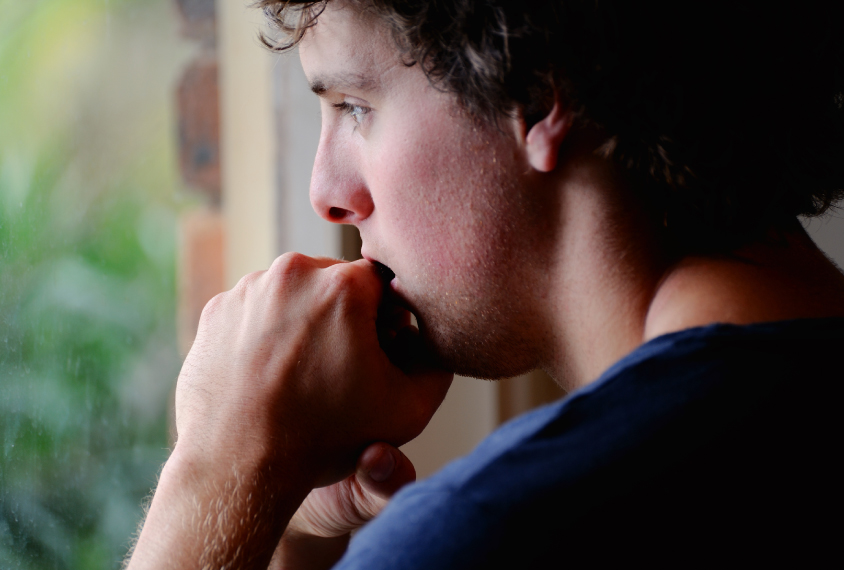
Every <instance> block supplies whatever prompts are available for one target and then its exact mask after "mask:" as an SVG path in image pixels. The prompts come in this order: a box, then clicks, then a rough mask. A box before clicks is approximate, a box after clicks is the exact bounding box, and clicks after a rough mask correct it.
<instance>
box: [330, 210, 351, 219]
mask: <svg viewBox="0 0 844 570" xmlns="http://www.w3.org/2000/svg"><path fill="white" fill-rule="evenodd" d="M348 215H349V211H348V210H344V209H343V208H329V209H328V217H329V218H331V221H332V222H340V221H343V220H344V219H346V216H348Z"/></svg>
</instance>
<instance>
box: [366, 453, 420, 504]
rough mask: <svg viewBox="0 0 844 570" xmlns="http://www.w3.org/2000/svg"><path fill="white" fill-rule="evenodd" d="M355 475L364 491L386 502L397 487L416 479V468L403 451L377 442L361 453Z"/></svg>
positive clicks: (399, 487)
mask: <svg viewBox="0 0 844 570" xmlns="http://www.w3.org/2000/svg"><path fill="white" fill-rule="evenodd" d="M355 476H356V478H357V480H358V483H360V485H361V487H362V488H363V489H364V490H365V491H367V492H368V493H369V494H370V495H373V496H375V497H378V498H380V499H383V502H384V503H386V502H387V500H389V499H390V497H392V496H393V495H394V494H395V493H396V492H397V491H398V490H399V489H401V488H402V487H404V486H405V485H407V484H408V483H412V482H413V481H416V469H415V468H414V467H413V463H411V462H410V459H408V458H407V456H406V455H405V454H404V453H402V452H401V451H399V450H398V449H397V448H395V447H393V446H392V445H389V444H387V443H383V442H379V443H373V444H372V445H370V446H369V447H367V448H366V449H365V450H364V452H363V453H362V454H361V456H360V458H359V459H358V465H357V472H356V473H355ZM373 514H377V513H373Z"/></svg>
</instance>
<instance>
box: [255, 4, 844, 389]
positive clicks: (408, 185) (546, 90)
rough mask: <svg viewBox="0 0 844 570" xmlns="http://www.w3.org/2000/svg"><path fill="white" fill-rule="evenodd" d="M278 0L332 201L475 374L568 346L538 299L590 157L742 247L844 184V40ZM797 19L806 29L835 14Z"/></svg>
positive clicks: (570, 7) (639, 192) (480, 8)
mask: <svg viewBox="0 0 844 570" xmlns="http://www.w3.org/2000/svg"><path fill="white" fill-rule="evenodd" d="M261 4H262V5H263V6H264V7H265V8H266V10H267V11H268V13H269V14H270V15H271V16H272V17H273V18H274V19H275V20H276V21H277V22H278V23H279V25H280V26H281V27H282V28H283V29H284V30H285V31H286V32H287V34H288V35H287V36H286V38H287V39H286V40H285V41H283V43H281V44H279V45H278V46H277V48H278V49H286V48H287V47H290V46H292V45H294V44H297V43H300V44H301V52H300V54H301V57H302V62H303V66H304V67H305V71H306V74H307V76H308V79H309V80H310V81H311V84H312V88H313V89H314V90H315V91H316V92H317V93H318V94H319V95H320V96H321V99H322V106H323V131H322V136H321V141H320V149H319V151H318V155H317V162H316V165H315V168H314V178H313V182H312V201H313V203H314V206H315V208H316V209H317V211H318V212H319V213H320V214H321V215H323V217H325V218H327V219H329V220H332V221H335V222H341V223H353V224H355V225H357V226H358V228H359V229H360V231H361V235H362V238H363V242H364V249H363V253H364V255H365V256H367V257H368V258H369V259H371V260H372V261H376V262H380V263H382V264H384V265H387V266H388V267H390V269H392V270H393V271H394V272H395V274H396V279H395V280H394V281H393V288H394V290H395V291H396V292H397V293H398V294H399V296H400V297H401V298H403V299H404V300H405V301H406V302H407V304H408V305H409V306H410V308H411V309H412V310H413V311H414V312H415V313H416V314H417V316H418V317H419V320H420V324H421V326H422V329H423V334H424V335H425V337H426V339H427V340H428V341H429V344H430V346H431V347H432V348H434V350H435V351H436V352H437V353H438V354H439V355H440V357H441V358H442V359H443V361H444V363H445V364H446V365H447V366H449V367H450V368H452V369H455V370H457V371H460V372H464V373H468V374H472V375H476V376H488V377H493V376H507V375H512V374H515V373H518V372H521V371H523V370H526V369H528V368H530V367H532V366H535V365H537V364H539V362H538V360H537V359H538V358H540V357H539V356H537V353H538V350H537V346H541V345H543V343H544V344H548V345H549V346H550V345H553V344H555V341H554V340H553V339H552V338H551V337H552V336H553V335H552V332H551V331H552V328H553V327H552V326H551V324H550V321H549V318H548V315H547V314H543V312H542V310H541V308H542V307H543V306H544V307H545V308H546V309H547V307H548V305H547V303H545V304H544V305H543V299H544V298H545V297H547V296H548V295H549V291H550V282H552V281H559V279H560V275H550V273H551V271H550V269H553V268H554V267H555V265H554V263H555V260H556V259H557V258H559V256H560V249H561V247H562V245H561V243H562V240H561V239H560V238H559V236H560V235H561V233H566V232H568V234H569V235H570V234H571V233H572V228H574V227H577V223H576V221H572V219H571V215H572V211H565V207H563V205H565V204H569V202H568V201H567V198H568V197H567V196H561V195H560V193H559V192H557V189H558V185H557V184H556V182H557V181H558V180H559V179H560V177H562V176H566V175H570V174H571V172H570V171H571V169H572V165H573V164H576V163H577V164H581V163H583V162H584V161H587V162H588V161H590V160H591V161H592V162H600V161H603V163H604V164H605V167H604V168H603V171H605V174H606V178H607V179H608V180H609V182H607V183H606V184H603V185H604V186H617V187H624V188H626V189H627V190H626V192H627V194H628V195H629V196H626V197H625V200H627V199H628V198H629V200H627V201H628V202H630V201H634V202H638V203H639V204H640V205H642V207H643V209H644V210H645V211H647V212H649V216H650V218H651V219H652V220H653V225H654V226H659V231H662V232H663V233H664V234H665V236H669V237H667V238H666V237H665V236H663V241H670V240H671V239H673V240H674V241H675V242H679V243H680V244H681V245H679V246H678V248H679V249H683V250H690V249H692V248H696V249H707V248H708V249H724V248H728V247H730V246H734V245H735V244H736V243H737V242H739V241H741V240H745V239H748V236H752V235H753V234H754V232H756V231H758V230H759V229H760V228H763V227H767V226H769V225H771V224H772V223H777V222H780V221H781V220H786V219H789V218H790V219H793V217H794V215H796V214H799V213H815V212H817V211H818V210H820V209H822V208H823V207H825V205H827V204H828V203H830V202H831V201H832V200H833V199H834V198H835V197H836V196H837V195H838V194H840V193H841V190H840V189H841V188H842V186H844V184H841V182H842V180H844V174H842V166H841V165H840V164H839V163H838V162H837V156H838V155H836V154H835V152H837V151H836V149H837V148H839V147H836V145H841V139H842V132H844V129H843V128H842V118H841V117H842V114H843V113H844V111H842V100H841V96H840V93H839V91H841V86H842V85H844V78H842V77H841V76H840V75H838V76H836V75H835V73H834V71H835V70H836V69H837V68H836V67H835V66H836V65H837V64H836V61H837V60H834V58H836V57H839V56H840V55H841V49H840V48H837V47H834V46H833V44H832V43H831V42H832V39H833V38H831V37H830V38H829V41H826V40H818V41H815V42H813V43H810V44H809V47H806V45H804V44H803V43H801V42H800V41H794V42H781V41H775V39H777V38H778V37H779V36H780V35H781V34H780V33H779V30H778V28H777V27H776V22H774V23H771V22H765V23H762V24H759V23H757V18H756V16H755V14H754V13H752V12H750V11H748V10H744V11H742V10H740V9H738V8H734V9H731V10H730V11H729V12H725V11H724V10H720V11H719V10H717V9H716V8H714V7H712V6H711V4H707V9H706V11H705V12H701V13H699V14H698V15H697V17H696V18H695V19H694V20H691V21H688V20H686V19H684V18H683V17H682V15H681V14H679V13H677V12H676V10H674V11H672V10H667V9H665V7H659V8H656V7H653V6H652V7H650V8H643V7H642V6H635V7H633V6H628V5H627V4H626V3H621V2H618V3H612V2H601V3H595V2H585V1H584V2H574V1H569V2H556V3H555V2H541V3H522V2H464V1H460V0H454V1H452V2H389V1H385V0H368V1H356V0H331V1H330V2H316V3H313V2H305V3H296V2H286V1H274V0H264V1H263V2H261ZM616 4H617V5H616ZM734 5H735V3H733V4H731V6H734ZM686 9H688V8H686ZM684 13H686V12H684ZM727 13H729V14H730V18H725V17H724V14H727ZM791 20H792V21H791V23H792V24H793V26H795V27H796V29H797V31H796V32H795V33H794V36H795V37H799V38H803V37H804V36H805V35H806V34H809V33H813V32H816V30H814V29H810V28H811V25H814V24H815V22H813V21H811V19H807V20H806V22H803V20H801V18H799V17H793V18H791ZM751 24H752V25H751ZM801 26H802V28H801ZM798 32H799V33H798ZM748 34H749V35H748ZM821 36H822V34H821ZM789 37H790V36H789ZM786 78H787V79H786ZM836 89H837V90H838V91H836ZM836 97H838V98H837V99H836ZM798 114H799V116H800V117H801V119H802V120H799V121H798V120H795V117H796V116H797V115H798ZM836 121H837V122H836ZM783 164H786V165H788V167H787V168H783V166H782V165H783ZM813 165H819V166H818V167H817V168H812V166H813ZM567 169H568V171H567ZM597 171H598V172H600V171H601V169H598V170H597ZM591 172H593V173H594V172H596V170H595V169H592V170H591ZM614 177H615V178H618V180H615V179H614ZM569 178H571V176H569ZM610 179H611V180H610ZM604 182H606V181H604ZM575 186H576V185H575ZM581 187H582V188H587V187H591V182H590V181H586V182H584V184H582V185H581ZM619 196H620V194H619ZM617 201H618V200H616V202H617ZM605 204H612V201H609V202H605ZM625 209H626V210H625ZM619 210H620V211H621V210H625V211H627V210H630V211H633V210H635V208H632V209H631V208H630V207H629V204H626V205H624V206H623V207H620V208H619ZM577 214H578V215H582V214H584V212H577ZM590 215H591V216H592V217H593V218H595V220H594V222H595V224H598V225H600V224H601V223H602V220H601V219H600V218H601V217H602V215H603V214H602V212H600V211H594V210H593V211H592V212H590ZM567 216H568V217H567ZM607 219H609V217H608V218H607ZM619 219H621V217H620V216H615V218H614V222H618V220H619ZM563 220H567V221H566V223H565V224H564V223H563ZM663 226H666V227H667V229H666V228H665V227H663ZM591 227H594V225H593V226H591ZM587 231H588V230H587ZM581 233H582V232H581ZM675 245H676V243H675ZM567 255H568V256H569V257H573V256H574V257H576V256H577V255H579V253H578V252H574V253H571V252H569V253H567ZM588 262H589V260H588V259H583V260H578V263H588ZM526 276H529V277H530V278H529V279H528V278H526ZM559 344H560V343H559V342H557V343H556V345H557V347H559ZM541 350H542V349H541V348H540V349H539V352H541ZM549 350H550V349H549ZM546 352H547V351H546ZM546 356H547V355H546Z"/></svg>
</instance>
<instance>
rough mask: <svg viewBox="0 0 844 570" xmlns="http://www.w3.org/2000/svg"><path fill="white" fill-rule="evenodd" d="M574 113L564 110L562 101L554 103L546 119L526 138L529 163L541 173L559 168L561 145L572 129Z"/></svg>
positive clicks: (531, 129)
mask: <svg viewBox="0 0 844 570" xmlns="http://www.w3.org/2000/svg"><path fill="white" fill-rule="evenodd" d="M573 120H574V113H572V111H571V110H570V109H564V108H563V107H562V105H560V100H559V99H557V100H556V101H554V107H553V108H552V109H551V112H550V113H548V114H547V115H546V116H545V118H544V119H542V120H541V121H539V122H538V123H536V124H535V125H533V126H532V127H531V128H530V131H529V132H528V134H527V137H526V138H525V147H526V150H527V157H528V162H529V163H530V165H531V166H532V167H533V168H535V169H536V170H538V171H540V172H551V171H552V170H554V169H555V168H556V167H557V156H558V154H559V152H560V145H561V144H562V143H563V140H565V138H566V135H567V134H568V132H569V129H571V125H572V122H573Z"/></svg>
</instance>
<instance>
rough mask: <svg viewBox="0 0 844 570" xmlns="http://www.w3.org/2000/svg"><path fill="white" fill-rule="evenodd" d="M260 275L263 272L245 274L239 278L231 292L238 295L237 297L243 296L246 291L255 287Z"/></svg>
mask: <svg viewBox="0 0 844 570" xmlns="http://www.w3.org/2000/svg"><path fill="white" fill-rule="evenodd" d="M262 273H263V271H255V272H253V273H247V274H246V275H244V276H243V277H241V278H240V281H238V282H237V285H235V286H234V289H233V292H235V293H238V294H239V295H243V294H245V293H246V291H248V290H249V289H252V288H254V287H255V284H256V283H257V282H258V280H259V279H260V278H261V274H262Z"/></svg>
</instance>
